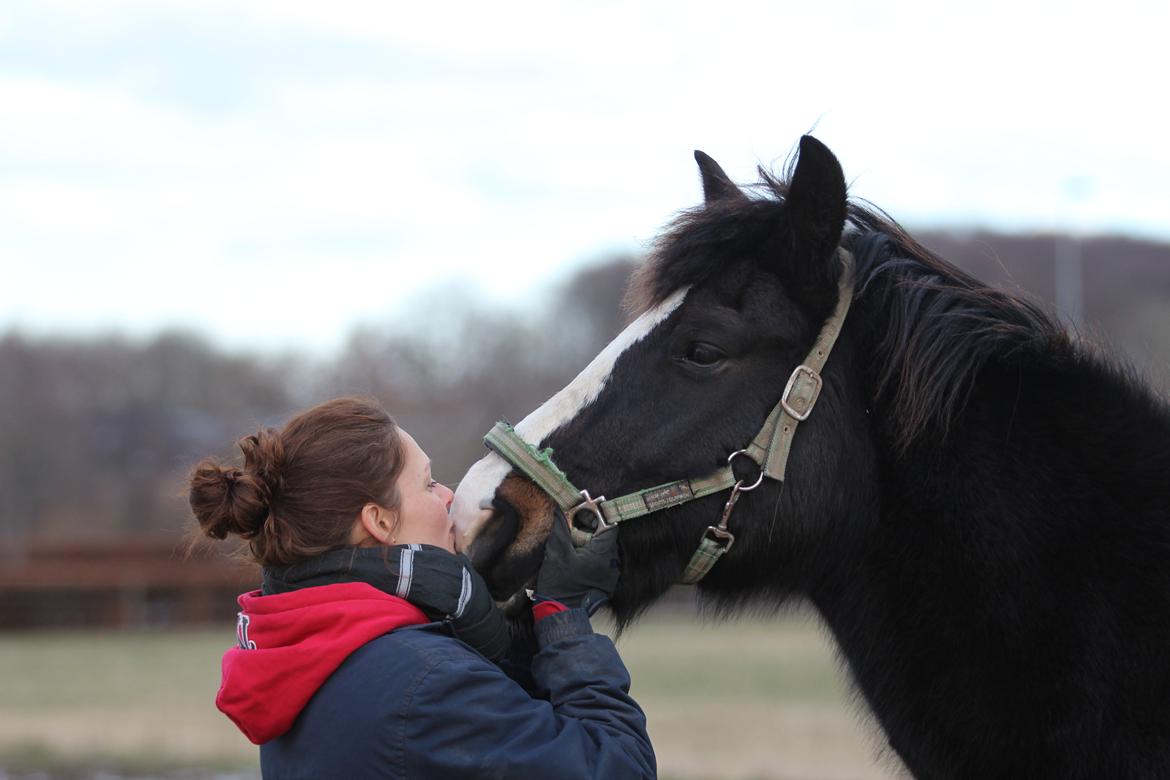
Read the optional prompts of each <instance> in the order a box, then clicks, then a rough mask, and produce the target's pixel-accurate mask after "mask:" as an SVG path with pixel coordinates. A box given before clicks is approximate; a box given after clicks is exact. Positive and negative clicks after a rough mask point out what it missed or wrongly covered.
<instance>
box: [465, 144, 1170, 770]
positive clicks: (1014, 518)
mask: <svg viewBox="0 0 1170 780" xmlns="http://www.w3.org/2000/svg"><path fill="white" fill-rule="evenodd" d="M695 157H696V160H697V162H698V166H699V170H700V175H701V181H702V187H703V194H704V199H703V202H702V204H701V205H700V206H698V207H696V208H693V209H691V210H689V211H685V212H683V213H682V214H681V215H680V216H679V217H678V218H677V219H676V220H675V221H674V222H673V223H672V224H671V225H670V226H669V227H668V228H667V229H666V230H665V232H664V233H663V234H662V235H661V236H660V237H659V238H658V239H657V240H656V242H655V244H654V246H653V249H652V252H651V254H650V256H649V258H648V259H647V261H646V262H645V263H644V264H643V265H642V266H641V267H640V268H639V269H638V270H637V271H636V272H635V274H634V276H633V277H632V279H631V283H630V289H629V293H628V302H629V304H630V306H631V313H632V314H636V315H637V316H636V318H635V319H633V320H632V322H630V324H629V325H628V326H627V327H626V329H625V330H624V331H622V332H621V333H620V334H619V335H618V336H617V337H616V338H615V340H614V341H613V342H612V343H611V344H610V345H609V346H607V347H606V348H605V349H604V350H602V352H601V353H599V354H598V355H597V357H596V358H595V359H594V360H593V361H592V362H591V363H589V365H588V366H587V367H586V368H585V369H584V370H583V371H582V372H581V373H580V374H579V375H578V376H577V377H576V378H575V379H574V380H573V381H572V382H570V383H569V384H568V385H567V386H566V387H565V388H564V389H563V390H561V391H560V392H558V393H557V394H556V395H554V396H553V397H552V398H550V399H549V400H548V401H547V402H546V403H544V404H543V405H541V406H540V407H539V408H538V409H536V410H535V411H533V412H532V413H531V414H530V415H528V416H527V417H526V418H525V419H524V420H523V421H521V422H520V423H519V424H518V425H516V426H515V428H514V429H511V428H510V426H504V429H507V430H506V431H505V432H506V433H508V435H509V436H512V437H513V443H515V444H517V446H518V447H520V448H528V449H529V450H530V451H529V453H528V456H529V459H530V460H544V461H546V462H547V464H549V465H552V464H553V463H554V461H555V467H556V468H555V469H554V471H559V473H560V477H558V479H562V480H563V482H564V484H566V485H571V486H572V489H576V487H577V486H581V487H584V488H585V490H584V491H582V496H581V499H580V501H581V506H580V507H575V508H574V509H573V510H570V512H575V510H576V509H578V508H581V507H584V509H585V510H587V511H585V512H584V513H583V514H584V518H583V517H582V513H576V514H575V515H574V526H575V528H577V529H578V530H580V532H581V533H584V534H585V535H586V538H588V535H589V534H590V533H598V532H600V533H618V534H619V536H618V540H619V548H620V554H621V577H620V580H619V582H618V584H617V588H616V590H615V592H614V594H613V596H612V599H611V602H610V607H611V608H612V610H613V613H614V615H615V618H616V620H617V621H618V624H619V626H621V627H623V628H625V627H627V626H628V625H629V624H630V623H631V622H632V621H634V620H635V618H637V617H638V616H639V615H640V614H641V613H642V611H644V610H645V609H646V608H647V607H648V606H649V605H650V604H652V603H653V602H654V601H655V599H657V598H658V597H659V596H661V595H662V594H663V593H664V592H665V591H666V590H667V589H668V588H670V587H671V586H672V584H674V583H675V582H677V581H679V580H680V579H681V578H684V573H685V572H691V569H692V565H693V564H694V562H695V560H696V559H697V558H701V557H702V555H701V554H700V552H699V551H697V549H696V548H697V547H699V548H701V547H703V546H704V545H706V546H707V547H708V548H714V547H718V546H719V545H720V544H721V543H722V542H726V539H724V538H723V536H721V535H720V531H722V534H724V535H725V536H732V537H734V539H733V541H734V544H731V543H730V542H726V544H722V547H721V548H720V549H719V550H716V551H715V555H714V558H715V559H714V561H713V562H710V563H708V564H707V570H706V571H705V572H703V573H701V574H700V577H701V579H699V580H698V582H697V586H696V587H697V588H698V591H699V594H700V596H701V598H702V599H703V600H704V602H705V603H706V604H707V605H708V606H709V607H710V608H711V609H713V610H715V611H716V612H722V613H730V612H734V611H736V610H738V609H741V608H743V607H746V606H759V605H761V604H762V605H765V606H768V605H780V604H783V603H784V602H785V601H787V600H790V599H804V600H806V601H807V602H808V603H809V604H811V605H812V607H813V608H815V610H816V611H817V612H818V613H819V615H820V617H821V618H822V620H823V623H824V625H825V626H827V628H828V630H829V631H830V633H831V635H832V637H833V639H834V640H835V643H836V646H837V648H838V651H839V654H840V656H841V658H842V659H843V661H844V664H845V666H846V668H847V670H848V673H849V675H850V678H851V683H852V685H853V686H854V687H855V688H856V690H857V691H858V692H859V693H860V696H861V698H862V700H863V701H864V703H865V704H866V705H867V706H868V709H869V710H870V712H871V713H872V715H873V717H874V718H875V719H876V722H877V723H878V725H879V726H880V728H881V730H882V732H883V734H884V737H885V739H886V740H887V741H888V744H889V747H890V748H891V749H892V750H893V751H894V752H895V753H896V754H897V755H898V757H899V758H900V759H901V761H902V762H903V763H904V765H905V766H906V768H907V769H908V770H909V771H910V772H911V773H912V774H913V775H914V776H916V777H921V778H1006V777H1012V778H1121V777H1126V778H1155V777H1161V778H1166V777H1170V662H1168V661H1170V405H1168V404H1167V402H1166V400H1165V399H1164V398H1161V397H1159V396H1158V395H1157V394H1156V393H1154V392H1153V391H1152V390H1151V389H1150V388H1149V387H1148V386H1146V385H1145V384H1143V381H1142V380H1141V378H1140V377H1139V376H1138V375H1137V373H1136V372H1135V370H1134V369H1132V368H1131V367H1129V366H1128V365H1127V364H1126V363H1125V362H1124V361H1122V360H1120V359H1118V358H1115V357H1110V356H1109V355H1107V354H1106V353H1105V351H1104V350H1102V349H1101V348H1099V347H1095V346H1093V345H1090V344H1088V343H1086V342H1085V341H1083V340H1081V339H1080V338H1079V337H1076V336H1075V335H1073V334H1070V333H1069V331H1068V330H1067V329H1066V328H1065V327H1063V326H1062V325H1061V323H1060V321H1059V319H1058V318H1057V317H1056V315H1054V314H1052V313H1050V312H1048V311H1046V310H1045V309H1044V308H1043V307H1042V306H1040V305H1038V304H1036V303H1034V302H1031V301H1030V300H1028V299H1027V298H1026V297H1025V296H1023V295H1022V294H1017V293H1013V292H1010V291H1006V290H1000V289H992V288H989V287H987V286H986V285H984V284H982V283H980V282H979V281H978V280H977V279H975V278H973V277H971V276H969V275H968V274H966V273H964V272H963V271H961V270H960V269H959V268H957V267H955V266H954V265H952V264H950V263H948V262H946V261H945V260H944V259H942V258H940V257H937V256H936V255H934V254H932V253H931V252H930V251H928V250H927V249H925V248H924V247H923V246H921V245H920V244H919V243H918V242H916V241H915V240H914V239H913V237H912V236H911V235H910V234H909V233H908V232H907V231H905V230H904V229H903V228H901V227H900V226H899V225H898V224H897V223H896V222H895V221H894V220H893V219H892V218H890V217H889V216H887V215H886V214H885V213H884V212H882V211H880V210H879V209H878V208H877V207H875V206H872V205H870V204H868V203H864V202H856V201H854V200H852V199H850V198H849V197H848V195H847V191H846V184H845V179H844V175H843V172H842V169H841V165H840V163H839V162H838V161H837V159H836V157H835V156H834V155H833V154H832V152H830V151H829V150H828V149H827V148H826V147H825V146H824V145H823V144H822V143H820V142H819V141H817V140H816V139H814V138H812V137H810V136H805V137H803V138H801V140H800V142H799V147H798V150H797V156H796V158H795V161H794V162H792V163H790V164H789V165H788V167H787V169H786V171H785V172H784V173H783V174H780V175H776V174H772V173H770V172H768V171H765V170H763V169H761V171H760V173H761V181H760V182H759V183H758V184H755V185H751V186H746V187H740V186H738V185H736V184H735V183H734V182H732V181H731V179H730V178H729V177H728V176H727V175H726V174H725V173H724V172H723V170H722V169H721V168H720V167H719V165H718V164H717V163H716V162H715V161H714V160H712V159H711V158H710V157H708V156H706V155H705V154H703V153H701V152H696V153H695ZM846 282H847V283H846ZM842 308H848V311H847V314H845V315H844V318H843V319H839V318H837V315H839V314H840V313H841V309H842ZM834 323H835V325H836V330H837V331H839V332H836V333H830V334H829V335H831V336H833V337H834V338H835V342H834V343H831V344H829V347H830V348H831V353H830V354H828V355H827V358H826V359H825V360H824V364H823V366H822V367H821V368H819V369H815V370H814V369H813V368H809V367H808V366H807V365H805V364H806V363H807V362H808V361H809V360H810V357H811V356H812V355H813V354H814V352H815V349H814V347H813V345H814V343H815V344H820V343H821V342H822V341H823V340H824V338H825V334H826V332H827V331H830V330H833V328H831V327H830V325H833V324H834ZM816 349H819V347H817V348H816ZM810 350H811V351H810ZM802 361H803V362H802ZM805 369H807V370H805ZM813 375H815V377H814V376H813ZM794 382H796V383H797V384H803V385H805V386H807V390H808V391H807V392H804V393H803V395H804V397H802V398H794V397H793V391H792V386H793V383H794ZM777 399H779V401H780V405H779V406H777ZM797 402H800V403H803V404H804V407H803V408H795V409H794V408H791V407H792V404H794V403H797ZM813 404H815V405H813ZM777 410H781V411H779V412H778V411H777ZM789 411H791V412H793V414H791V415H789V414H788V412H789ZM777 414H779V415H780V417H782V418H783V419H785V420H787V422H785V423H784V425H785V427H786V428H788V427H790V428H791V429H792V430H791V431H789V432H788V434H787V435H788V436H789V438H788V441H787V443H786V446H787V447H788V448H789V449H788V452H787V455H788V458H787V461H786V463H784V464H781V468H780V469H779V471H780V474H777V473H775V469H769V466H771V465H773V464H772V463H771V460H770V459H771V454H770V452H764V453H763V454H764V457H760V455H761V452H760V449H761V448H760V447H755V448H754V450H753V446H752V445H755V444H757V443H758V442H759V440H760V437H761V435H763V436H764V439H765V440H766V439H768V437H769V436H771V435H773V434H775V431H776V429H775V426H773V427H772V429H771V433H768V434H767V435H764V434H765V433H767V430H768V428H767V426H768V424H769V422H768V421H771V420H773V418H775V417H776V416H777ZM798 423H799V427H797V424H798ZM762 429H763V430H762ZM776 435H778V434H776ZM753 437H755V439H753ZM749 443H752V445H749ZM766 443H767V442H765V444H766ZM495 449H496V450H497V451H492V452H489V453H488V454H487V455H486V456H485V457H484V458H483V459H482V460H480V461H479V462H477V463H476V464H475V465H473V466H472V468H471V469H470V470H469V472H468V473H467V475H466V477H465V479H464V480H463V481H462V482H461V483H460V485H459V489H458V491H457V494H456V498H455V503H454V506H453V507H452V513H453V515H454V518H455V523H456V527H457V533H458V544H459V546H460V549H462V550H463V551H465V552H466V553H467V554H468V555H469V556H470V559H471V561H472V563H473V564H474V565H475V566H476V568H477V569H478V570H480V571H481V572H482V573H483V574H484V575H485V578H486V579H487V581H488V582H489V585H490V587H491V588H492V592H493V594H495V595H496V597H497V598H498V599H500V600H506V599H508V598H510V597H511V598H512V603H513V604H514V603H516V601H517V598H516V596H515V594H518V593H520V592H521V591H522V589H523V588H524V587H525V586H526V585H530V584H531V580H532V578H533V574H534V572H535V571H536V570H537V568H538V567H539V565H540V563H541V560H542V554H543V542H544V540H545V538H546V537H547V534H548V533H549V529H550V528H551V527H552V525H551V524H552V523H553V522H564V520H562V519H561V515H562V514H567V513H566V512H564V511H563V509H564V507H563V506H562V505H561V504H559V503H558V502H557V500H555V499H554V497H553V495H554V493H555V491H554V490H553V489H552V488H549V487H548V486H547V485H545V486H541V485H540V484H539V481H538V480H534V478H533V476H532V474H531V473H529V471H526V470H525V469H522V468H520V467H518V466H516V465H515V459H514V458H513V459H508V458H505V457H502V456H501V455H500V454H498V451H501V446H500V445H499V442H497V446H496V448H495ZM764 449H765V450H766V447H765V448H764ZM745 450H747V452H746V454H747V455H750V456H752V457H737V456H739V455H742V454H745ZM729 457H730V459H731V461H732V462H731V463H730V464H729V463H728V462H727V461H728V459H729ZM711 474H721V476H720V477H719V478H718V479H716V480H714V482H712V481H711V480H707V483H703V484H708V483H710V484H709V485H708V487H711V485H715V483H718V484H717V485H715V487H714V488H713V489H710V490H707V491H706V492H704V491H702V490H699V489H697V488H696V485H697V484H699V482H701V480H702V479H704V478H706V476H707V475H711ZM692 478H693V479H692ZM688 479H690V480H691V481H687V480H688ZM672 480H673V482H672ZM752 483H758V484H752ZM656 485H665V486H666V489H659V490H657V492H655V490H653V489H651V490H647V488H650V487H651V486H656ZM720 486H721V487H720ZM752 487H755V489H754V490H750V488H752ZM749 490H750V492H749ZM688 491H690V493H691V495H690V496H683V498H684V499H687V500H680V501H679V502H677V503H676V499H675V498H674V496H675V495H676V494H685V493H687V492H688ZM627 494H628V496H634V497H635V498H637V497H639V496H640V497H641V498H642V500H643V503H645V504H646V508H645V509H646V511H645V512H643V513H642V514H641V516H639V517H636V518H634V519H629V520H628V521H623V522H621V524H620V526H618V527H617V528H616V529H615V528H610V527H609V526H610V525H614V524H615V523H616V521H615V522H607V520H608V519H609V517H610V516H609V515H607V514H603V513H602V512H600V511H599V510H598V507H602V508H605V507H606V506H607V505H609V504H610V502H608V501H605V500H603V499H602V498H601V497H602V496H618V495H623V496H627ZM594 496H596V497H597V498H593V497H594ZM628 496H627V498H628ZM626 503H627V504H629V503H630V502H629V501H626ZM634 503H637V502H636V501H634ZM651 504H653V506H651ZM594 516H595V517H594ZM618 519H622V518H618ZM716 520H720V521H721V522H719V523H718V524H717V523H716ZM590 525H592V530H590V528H589V527H590ZM575 533H576V531H575ZM710 552H711V549H708V553H710ZM709 557H710V556H709ZM729 660H733V659H729Z"/></svg>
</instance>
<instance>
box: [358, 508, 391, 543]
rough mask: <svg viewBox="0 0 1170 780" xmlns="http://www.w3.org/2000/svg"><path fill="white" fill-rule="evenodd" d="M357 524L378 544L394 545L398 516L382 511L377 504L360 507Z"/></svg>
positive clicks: (385, 510)
mask: <svg viewBox="0 0 1170 780" xmlns="http://www.w3.org/2000/svg"><path fill="white" fill-rule="evenodd" d="M358 524H359V525H360V526H361V528H362V529H364V530H365V532H366V533H367V534H369V535H370V537H371V538H373V539H374V540H376V541H377V542H378V543H379V544H394V541H395V540H394V530H395V527H396V526H397V525H398V514H397V513H396V512H391V511H389V510H387V509H383V508H382V507H380V506H378V505H377V504H366V505H365V506H363V507H362V511H361V514H360V515H358ZM354 530H355V531H357V530H358V529H357V528H355V529H354Z"/></svg>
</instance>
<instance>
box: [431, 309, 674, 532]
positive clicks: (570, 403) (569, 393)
mask: <svg viewBox="0 0 1170 780" xmlns="http://www.w3.org/2000/svg"><path fill="white" fill-rule="evenodd" d="M686 294H687V288H683V289H681V290H679V291H678V292H675V293H674V294H672V295H671V296H670V297H669V298H667V299H666V300H665V301H663V302H662V303H660V304H659V305H658V306H655V307H654V308H653V309H649V310H647V311H645V312H643V313H642V315H641V316H639V317H638V318H637V319H636V320H634V321H633V322H631V323H630V324H629V325H628V326H626V329H625V330H623V331H622V332H621V333H619V334H618V335H617V337H616V338H615V339H614V340H613V341H611V342H609V345H608V346H606V348H605V349H603V350H601V352H599V353H598V355H597V357H595V358H593V360H592V361H591V362H590V363H589V365H587V366H585V369H584V370H583V371H582V372H581V373H580V374H577V376H576V378H575V379H573V381H572V382H570V383H569V384H567V385H565V387H564V388H562V389H561V391H560V392H558V393H557V394H556V395H554V396H553V397H552V398H550V399H548V400H547V401H545V402H544V403H543V404H541V405H540V407H538V408H537V409H536V410H535V411H533V412H532V413H531V414H529V415H528V416H527V417H525V418H524V419H523V420H521V421H520V422H519V423H518V424H517V425H516V433H518V434H520V436H521V438H523V439H524V440H525V441H527V442H529V443H530V444H534V445H539V444H540V442H541V441H543V440H544V439H545V437H547V436H548V435H549V434H550V433H552V432H553V431H555V430H556V429H557V428H560V427H561V426H562V425H564V424H565V423H567V422H569V421H570V420H572V419H573V418H574V417H576V416H577V415H578V414H580V413H581V410H582V409H584V408H585V407H587V406H589V405H590V404H591V403H593V402H594V401H596V400H597V396H599V395H601V391H602V390H604V389H605V385H606V383H607V382H608V381H609V377H610V374H611V373H613V366H614V363H616V362H617V359H618V357H619V356H620V355H621V354H622V353H623V352H625V351H626V350H627V349H629V348H630V347H632V346H633V345H634V344H637V343H638V342H639V341H641V340H642V339H644V338H645V337H646V336H647V335H649V334H650V332H651V331H653V330H654V328H656V327H657V326H658V325H659V324H660V323H661V322H662V321H663V320H665V319H666V318H667V317H669V316H670V314H671V312H673V311H674V310H675V309H677V308H678V307H679V305H680V304H681V303H682V302H683V299H684V298H685V297H686ZM511 470H512V466H511V464H509V463H508V462H507V461H506V460H504V459H503V458H501V457H500V456H499V455H497V454H495V453H494V452H490V453H488V454H487V455H485V456H484V457H483V458H481V459H480V460H479V461H477V462H476V463H475V464H474V465H473V466H472V467H471V468H470V469H468V471H467V474H466V475H465V476H464V477H463V479H462V480H461V481H460V482H459V489H458V490H456V491H455V501H454V503H453V504H452V505H451V516H452V518H453V519H454V521H455V531H456V544H457V545H458V547H459V549H461V550H465V549H467V546H468V545H470V544H471V541H472V540H473V539H474V538H475V537H476V535H477V534H478V533H479V531H480V528H482V527H483V524H484V523H485V522H486V521H487V520H488V518H490V517H491V510H490V509H489V508H488V506H490V502H491V500H492V497H493V496H494V495H495V493H496V488H497V487H499V485H500V483H501V482H502V481H503V480H504V477H506V476H507V475H508V472H509V471H511Z"/></svg>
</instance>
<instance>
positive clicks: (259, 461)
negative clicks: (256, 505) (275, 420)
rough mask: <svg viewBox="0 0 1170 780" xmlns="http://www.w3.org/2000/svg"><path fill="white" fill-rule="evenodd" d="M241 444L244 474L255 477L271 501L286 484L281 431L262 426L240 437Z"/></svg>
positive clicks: (267, 498)
mask: <svg viewBox="0 0 1170 780" xmlns="http://www.w3.org/2000/svg"><path fill="white" fill-rule="evenodd" d="M239 446H240V450H241V451H242V452H243V453H244V474H245V475H248V476H251V477H252V478H253V480H254V481H255V482H256V483H257V486H258V487H259V488H260V489H261V490H263V491H264V493H265V500H266V501H267V502H269V503H271V501H272V497H273V496H275V495H276V494H278V493H279V492H280V489H281V488H282V487H283V484H284V481H283V479H282V473H283V471H284V462H285V459H284V443H283V442H282V441H281V439H280V433H279V432H277V431H276V430H274V429H272V428H261V429H260V430H259V431H257V432H256V433H254V434H252V435H251V436H245V437H244V438H242V439H240V441H239Z"/></svg>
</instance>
